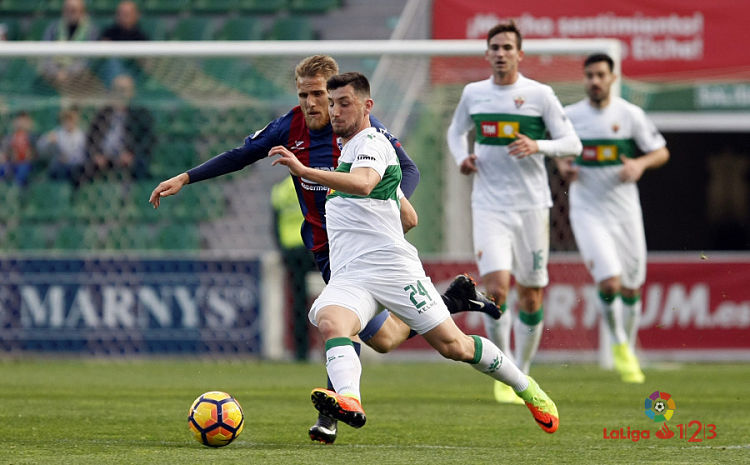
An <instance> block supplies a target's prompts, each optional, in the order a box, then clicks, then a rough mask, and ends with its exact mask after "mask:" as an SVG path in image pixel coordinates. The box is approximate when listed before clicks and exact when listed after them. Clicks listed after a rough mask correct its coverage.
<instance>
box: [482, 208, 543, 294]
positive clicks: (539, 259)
mask: <svg viewBox="0 0 750 465" xmlns="http://www.w3.org/2000/svg"><path fill="white" fill-rule="evenodd" d="M473 224H474V256H475V257H476V259H477V267H478V268H479V274H480V275H481V276H484V275H486V274H488V273H491V272H493V271H500V270H506V271H510V273H511V274H513V276H514V277H515V278H516V281H517V282H518V283H519V284H521V285H522V286H526V287H544V286H546V285H547V283H548V282H549V277H548V275H547V262H548V260H549V209H548V208H541V209H538V210H524V211H506V212H477V211H476V210H475V211H474V212H473Z"/></svg>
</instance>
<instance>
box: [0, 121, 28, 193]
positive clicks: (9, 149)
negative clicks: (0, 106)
mask: <svg viewBox="0 0 750 465" xmlns="http://www.w3.org/2000/svg"><path fill="white" fill-rule="evenodd" d="M33 129H34V120H33V119H32V118H31V115H29V113H28V112H26V111H20V112H19V113H18V114H17V115H16V117H15V118H14V119H13V132H11V133H10V134H8V135H7V136H5V137H4V138H3V140H2V143H0V177H2V178H7V179H13V180H14V181H15V182H16V183H17V184H18V185H20V186H25V185H26V183H27V182H28V180H29V175H30V174H31V167H32V165H31V163H32V161H33V160H34V158H36V154H35V153H34V147H35V146H36V141H37V136H36V134H34V133H33Z"/></svg>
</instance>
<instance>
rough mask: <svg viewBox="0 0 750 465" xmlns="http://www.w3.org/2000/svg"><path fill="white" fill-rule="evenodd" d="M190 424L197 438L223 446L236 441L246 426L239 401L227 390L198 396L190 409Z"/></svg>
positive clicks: (215, 445)
mask: <svg viewBox="0 0 750 465" xmlns="http://www.w3.org/2000/svg"><path fill="white" fill-rule="evenodd" d="M188 426H189V427H190V432H191V433H193V437H195V440H196V441H198V442H200V443H201V444H203V445H205V446H210V447H222V446H226V445H227V444H229V443H230V442H232V441H234V440H235V438H237V436H239V435H240V433H241V432H242V428H244V426H245V415H244V414H243V413H242V407H240V404H239V402H237V400H235V399H234V397H232V396H230V395H229V394H227V393H226V392H221V391H209V392H206V393H203V394H201V395H200V396H198V398H197V399H195V401H194V402H193V405H191V406H190V410H189V411H188Z"/></svg>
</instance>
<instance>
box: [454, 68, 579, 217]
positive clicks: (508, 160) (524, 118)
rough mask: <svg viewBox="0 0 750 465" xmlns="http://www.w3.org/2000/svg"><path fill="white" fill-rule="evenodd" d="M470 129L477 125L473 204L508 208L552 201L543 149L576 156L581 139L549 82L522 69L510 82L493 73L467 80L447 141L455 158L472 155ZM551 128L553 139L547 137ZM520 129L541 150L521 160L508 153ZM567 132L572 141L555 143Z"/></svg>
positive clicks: (533, 206)
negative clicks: (524, 73) (496, 80)
mask: <svg viewBox="0 0 750 465" xmlns="http://www.w3.org/2000/svg"><path fill="white" fill-rule="evenodd" d="M472 128H475V129H476V140H475V143H474V150H473V153H475V154H476V155H477V161H476V162H477V173H476V174H475V176H474V187H473V190H472V207H473V208H475V209H477V208H478V209H480V210H490V211H504V210H530V209H538V208H549V207H551V206H552V197H551V195H550V190H549V181H548V179H547V170H546V168H545V164H544V154H545V153H546V154H549V155H576V154H577V152H578V151H579V150H580V144H579V142H578V139H577V137H576V135H575V131H574V130H573V126H572V125H571V124H570V121H568V119H567V117H566V116H565V113H564V111H563V108H562V105H561V104H560V101H559V100H558V99H557V97H556V96H555V93H554V91H553V90H552V88H551V87H549V86H547V85H544V84H541V83H539V82H537V81H534V80H532V79H528V78H526V77H524V76H522V75H520V74H519V76H518V80H517V81H516V82H515V83H514V84H511V85H506V86H501V85H497V84H495V83H494V82H493V79H492V78H491V77H490V78H489V79H486V80H484V81H478V82H472V83H470V84H467V85H466V87H464V90H463V93H462V95H461V100H460V101H459V103H458V106H457V107H456V111H455V112H454V114H453V120H452V122H451V126H450V128H449V129H448V145H449V147H450V150H451V153H452V154H453V157H454V158H455V160H456V163H459V164H460V163H461V161H462V160H463V159H464V158H465V157H466V156H467V155H468V147H467V143H466V133H467V132H468V131H469V130H470V129H472ZM547 132H549V136H550V138H551V139H552V140H546V139H547V135H546V134H547ZM517 133H521V134H524V135H526V136H528V137H530V138H531V139H534V140H536V141H538V144H539V149H540V152H539V153H536V154H534V155H532V156H528V157H525V158H523V159H520V160H519V159H516V158H514V157H512V156H510V155H509V154H508V145H509V144H511V143H512V142H513V141H515V140H516V134H517ZM566 136H570V137H571V138H572V142H574V143H573V144H563V145H564V147H560V144H557V145H556V144H554V143H555V142H558V141H556V140H555V139H561V138H563V137H566ZM553 147H554V148H553ZM545 149H547V150H545ZM560 149H562V152H561V153H558V152H559V150H560Z"/></svg>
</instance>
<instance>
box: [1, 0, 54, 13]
mask: <svg viewBox="0 0 750 465" xmlns="http://www.w3.org/2000/svg"><path fill="white" fill-rule="evenodd" d="M46 6H47V1H46V0H3V2H2V4H0V8H2V12H3V15H5V14H9V15H31V14H33V13H36V12H37V11H41V10H42V9H43V8H45V7H46Z"/></svg>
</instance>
